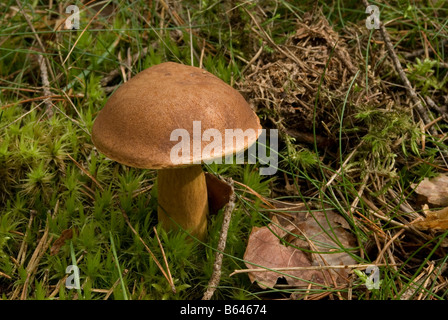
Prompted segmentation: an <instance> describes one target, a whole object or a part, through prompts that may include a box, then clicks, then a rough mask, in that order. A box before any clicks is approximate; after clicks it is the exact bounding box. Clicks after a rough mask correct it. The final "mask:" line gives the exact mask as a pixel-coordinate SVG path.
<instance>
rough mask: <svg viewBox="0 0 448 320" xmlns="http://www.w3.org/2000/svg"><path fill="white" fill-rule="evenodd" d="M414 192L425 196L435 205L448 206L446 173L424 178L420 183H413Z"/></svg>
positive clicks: (447, 179) (447, 178) (447, 177)
mask: <svg viewBox="0 0 448 320" xmlns="http://www.w3.org/2000/svg"><path fill="white" fill-rule="evenodd" d="M412 187H413V188H415V192H416V193H418V194H419V195H421V196H422V197H424V198H426V201H428V203H430V204H433V205H436V206H443V207H444V206H448V175H443V174H441V175H439V176H437V177H435V178H431V179H428V178H424V179H423V181H422V182H420V184H418V185H417V184H413V185H412Z"/></svg>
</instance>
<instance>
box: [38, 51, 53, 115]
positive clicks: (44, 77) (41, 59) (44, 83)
mask: <svg viewBox="0 0 448 320" xmlns="http://www.w3.org/2000/svg"><path fill="white" fill-rule="evenodd" d="M37 60H38V61H39V67H40V76H41V78H42V89H43V91H44V95H45V96H51V95H52V93H51V91H50V82H49V81H48V70H47V65H46V63H45V60H44V57H43V56H42V55H38V56H37ZM44 103H45V106H46V107H47V108H46V110H45V113H46V114H47V116H48V117H49V118H51V117H52V116H53V113H54V112H53V108H52V103H51V100H50V98H45V100H44Z"/></svg>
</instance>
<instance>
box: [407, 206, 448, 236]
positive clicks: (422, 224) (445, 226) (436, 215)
mask: <svg viewBox="0 0 448 320" xmlns="http://www.w3.org/2000/svg"><path fill="white" fill-rule="evenodd" d="M413 225H414V226H415V227H417V228H419V229H422V230H433V231H441V230H448V207H446V208H444V209H442V210H437V211H436V210H434V211H430V210H428V211H426V217H425V219H424V220H423V221H417V222H414V223H413Z"/></svg>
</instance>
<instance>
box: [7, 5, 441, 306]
mask: <svg viewBox="0 0 448 320" xmlns="http://www.w3.org/2000/svg"><path fill="white" fill-rule="evenodd" d="M49 3H52V7H49ZM371 3H372V4H377V5H378V6H379V7H380V11H381V16H380V19H381V21H382V22H383V23H386V27H387V31H388V32H389V34H390V37H391V40H392V43H393V44H394V46H395V50H396V51H397V52H398V55H399V57H400V60H401V61H400V62H401V65H402V66H403V68H404V69H405V73H406V75H407V77H408V79H409V81H410V82H411V84H412V86H413V87H414V89H415V90H416V91H417V93H418V94H419V95H420V98H421V99H422V101H423V102H425V110H426V111H427V113H428V115H429V117H430V119H431V120H434V123H433V124H432V125H430V126H429V127H426V128H425V125H427V124H425V123H423V122H422V120H421V119H420V117H419V115H418V114H417V112H416V111H415V110H413V109H412V108H411V105H412V102H411V101H410V98H409V96H408V95H407V93H406V90H405V89H404V87H403V84H402V83H401V81H400V78H399V76H398V73H397V71H396V70H395V69H394V67H393V64H392V62H391V61H390V60H389V58H388V54H387V50H386V48H385V45H384V41H383V40H382V38H381V35H380V33H379V31H377V30H367V29H366V28H365V24H364V23H365V18H366V13H365V8H364V7H363V6H362V4H361V3H360V2H359V1H340V0H335V1H331V2H328V1H318V2H309V3H308V2H306V1H305V2H303V1H297V2H294V1H292V2H290V1H283V0H272V1H259V2H255V1H215V0H213V1H212V0H209V1H206V0H203V1H202V0H201V1H182V2H180V1H176V2H170V1H164V0H160V1H158V0H154V1H128V0H111V1H103V2H99V3H97V4H94V3H91V2H89V4H88V5H87V6H85V5H84V4H82V3H81V2H79V1H73V2H68V1H63V2H57V3H56V2H48V1H40V0H36V1H19V2H16V1H12V0H8V1H3V3H1V4H0V17H1V19H0V21H1V22H0V297H1V298H2V299H61V300H63V299H67V300H71V299H86V300H87V299H105V298H109V299H132V300H137V299H200V298H201V297H202V295H203V294H204V292H205V290H206V289H207V286H208V283H209V280H210V277H211V276H212V272H213V267H214V263H215V253H216V247H217V244H218V240H219V235H220V231H221V225H222V220H223V213H224V212H223V210H221V211H220V212H219V213H217V214H216V215H212V216H211V217H210V225H209V234H210V237H209V239H208V240H207V242H205V243H199V242H197V241H191V239H189V237H188V235H187V234H186V233H184V232H171V233H166V232H165V231H164V230H162V229H161V228H159V226H158V225H157V214H156V213H157V192H156V190H157V185H156V184H155V178H156V172H155V171H153V170H140V169H135V168H130V167H126V166H124V165H120V164H118V163H116V162H114V161H111V160H110V159H107V158H106V157H105V156H104V155H102V154H100V153H98V152H97V150H96V149H95V148H94V146H93V143H92V140H91V136H90V132H91V128H92V124H93V121H94V119H95V117H96V115H97V113H98V111H99V110H100V109H101V108H102V107H103V106H104V104H105V102H106V101H107V98H108V96H109V95H110V94H111V92H113V91H114V90H115V89H116V88H117V86H118V85H119V84H121V83H123V81H127V80H128V79H129V78H130V77H132V76H133V75H135V74H136V73H138V72H139V71H141V70H143V69H145V68H148V67H149V66H151V65H154V64H158V63H161V62H165V61H174V62H180V63H184V64H188V65H190V64H192V65H195V66H201V67H203V68H205V69H207V70H208V71H210V72H211V73H213V74H215V75H217V76H218V77H220V78H221V79H222V80H224V81H226V82H227V83H229V84H231V85H232V86H234V87H235V88H237V89H239V90H240V91H241V92H242V93H243V94H244V95H245V96H246V97H247V99H248V100H250V102H251V103H252V104H253V105H254V107H255V110H256V112H257V114H258V115H259V117H260V119H261V122H262V125H263V126H264V127H265V128H273V129H279V138H280V144H279V146H280V150H279V170H278V171H277V174H276V175H275V176H262V175H260V174H259V168H260V165H259V164H257V165H216V164H213V165H209V166H204V168H205V169H206V170H207V171H208V172H211V173H217V174H220V175H222V176H226V177H231V178H232V179H233V180H235V181H236V182H238V184H235V192H236V195H237V200H236V207H235V209H234V211H233V214H232V220H231V223H230V226H229V230H228V237H227V245H226V249H225V254H224V260H223V263H222V267H221V270H222V275H221V279H220V282H219V286H218V288H217V290H216V292H215V294H214V296H213V298H214V299H263V298H265V297H270V298H272V297H273V298H298V299H302V298H311V299H320V298H331V299H339V298H341V299H347V298H351V299H400V298H403V297H406V298H410V299H446V292H447V291H446V285H447V284H448V282H447V280H446V276H447V275H446V272H445V271H444V270H445V268H446V262H447V261H446V260H447V257H446V255H445V254H444V250H445V249H446V237H447V231H437V232H433V231H424V232H423V233H422V232H420V231H419V232H413V231H412V230H411V231H410V230H408V229H407V228H404V227H403V226H404V225H405V226H406V225H408V224H409V223H411V222H412V221H414V220H415V219H416V218H417V217H420V218H422V217H423V214H422V212H421V206H420V204H419V203H418V202H417V200H416V195H415V193H414V191H413V189H412V187H411V185H412V184H413V183H418V182H420V181H421V180H422V179H423V178H425V177H433V176H436V175H437V174H439V173H442V172H444V171H446V170H447V165H446V156H447V155H448V153H447V152H448V147H447V145H446V133H447V129H448V125H447V118H446V114H447V111H446V109H445V110H444V112H443V106H445V108H446V104H447V100H448V89H447V83H448V80H447V79H448V72H447V71H448V65H447V63H446V61H448V59H447V53H446V50H447V48H448V47H447V46H446V44H447V43H448V40H447V39H448V30H447V27H448V26H447V23H446V21H448V20H447V16H448V4H447V2H445V1H443V0H439V1H423V2H417V3H416V2H410V1H404V0H399V1H388V2H387V4H385V3H376V2H374V1H371ZM19 4H20V5H19ZM70 4H74V5H78V6H79V8H80V29H79V30H66V29H64V23H65V18H66V17H67V16H68V15H69V14H67V13H65V8H66V7H67V6H68V5H70ZM326 23H328V26H329V28H328V29H325V28H321V29H319V30H324V31H322V34H319V33H312V32H309V33H306V32H308V31H307V30H308V29H306V28H305V27H304V25H307V26H308V27H309V28H310V29H313V27H312V26H313V25H323V26H325V25H326ZM300 28H302V29H300ZM330 29H331V30H332V32H334V34H332V33H329V32H327V31H328V30H330ZM297 30H302V32H303V34H296V32H297ZM313 30H314V29H313ZM325 30H327V31H325ZM336 35H340V38H338V39H337V40H338V41H335V42H334V43H333V44H332V45H329V43H330V41H329V39H333V40H334V37H336ZM305 40H306V41H305ZM336 42H337V43H338V45H335V44H336ZM342 43H343V46H344V48H346V51H347V52H348V53H349V57H350V58H351V64H352V65H353V66H354V67H355V68H356V70H357V71H358V73H356V74H350V72H349V71H347V70H348V68H347V65H345V64H344V63H347V61H346V60H347V59H346V58H343V57H344V55H341V51H339V50H340V48H341V46H342V45H341V46H339V44H342ZM320 46H323V47H326V48H327V49H326V50H314V51H313V49H315V48H321V47H320ZM297 48H308V49H309V52H308V51H307V52H305V51H300V50H299V51H294V50H296V49H297ZM297 50H298V49H297ZM418 50H422V53H421V54H418V55H414V56H412V54H413V53H415V52H417V51H418ZM292 52H294V54H292ZM299 52H301V53H299ZM300 54H303V56H301V55H300ZM409 54H411V55H409ZM291 56H293V57H300V59H301V61H304V66H300V68H305V69H306V67H307V66H311V67H308V69H306V70H308V73H307V74H306V75H305V76H303V74H302V73H298V72H296V73H295V71H298V70H301V72H302V71H303V70H305V69H300V68H299V67H298V64H297V62H294V61H293V60H290V59H293V57H291ZM305 56H306V59H309V60H303V59H305ZM311 58H312V59H311ZM269 64H271V65H269ZM265 66H270V68H271V69H269V68H267V67H266V69H264V67H265ZM275 66H281V68H279V69H274V67H275ZM287 68H290V69H287ZM44 69H46V75H44V74H45V71H44ZM344 70H345V71H344ZM283 71H284V73H286V74H287V75H286V76H285V78H283V75H282V72H283ZM346 71H347V72H346ZM269 72H270V73H269ZM345 72H346V73H345ZM257 74H258V75H262V74H264V75H267V76H266V78H262V77H260V78H256V75H257ZM301 77H303V78H301ZM257 79H258V82H257V81H256V80H257ZM285 79H286V80H285ZM262 80H263V81H265V82H263V81H262ZM268 80H269V81H270V82H268ZM46 82H48V85H47V84H46ZM263 86H264V87H263ZM428 98H429V99H430V101H432V102H433V103H434V105H435V107H434V106H433V105H431V104H429V103H427V101H428ZM298 100H300V103H299V102H298ZM426 105H427V107H426ZM291 110H293V111H291ZM294 110H295V111H294ZM430 127H431V129H434V131H430V130H429V128H430ZM271 152H274V151H273V150H271ZM273 199H274V200H281V201H287V202H307V203H309V202H313V203H314V204H316V203H318V204H320V205H325V206H326V207H329V208H332V209H333V210H334V211H336V212H338V213H340V214H341V215H342V216H343V217H344V218H345V219H346V221H347V222H348V223H349V225H350V228H351V231H352V232H353V234H354V235H355V238H356V239H357V249H358V250H359V251H358V252H357V253H351V255H352V256H353V258H354V259H355V260H356V263H359V264H369V263H373V264H378V265H379V266H380V267H379V268H380V277H381V281H382V282H381V286H380V287H379V289H375V290H373V291H369V290H367V289H366V287H365V285H364V284H365V283H366V279H365V278H362V277H361V278H360V277H359V275H361V276H364V275H363V274H362V273H360V272H358V275H357V274H356V273H352V274H351V278H350V281H349V283H350V286H348V285H345V286H342V287H338V288H335V287H332V286H328V287H325V286H324V288H317V289H316V288H294V287H290V286H285V285H282V284H279V285H278V286H276V287H273V288H269V289H264V290H263V289H261V288H259V287H258V286H257V284H256V283H251V281H250V279H249V277H248V275H247V274H245V273H240V274H235V275H232V276H230V274H231V273H232V272H233V271H235V270H240V269H245V268H246V265H245V263H244V253H245V250H246V245H247V241H248V238H249V235H250V233H251V231H252V228H253V227H261V226H266V225H268V224H269V223H270V222H272V211H273V210H271V209H270V208H269V207H267V206H266V205H265V203H264V201H270V200H273ZM273 203H274V202H273ZM274 211H275V210H274ZM125 216H127V217H129V224H128V223H127V221H126V218H125ZM130 225H131V226H132V227H133V228H134V230H135V231H136V232H133V230H132V229H131V228H130ZM68 230H70V231H68ZM155 230H156V231H157V234H156V232H155ZM68 233H70V235H71V236H70V237H67V238H66V239H63V238H61V236H62V235H64V234H68ZM157 235H158V236H157ZM142 240H143V242H144V243H145V244H146V245H147V247H148V248H150V250H151V252H152V253H153V254H154V256H155V258H157V260H158V261H160V262H161V264H162V266H163V267H164V268H165V269H166V265H168V266H169V270H170V272H171V275H172V279H173V283H174V286H175V288H176V292H173V290H172V287H171V285H170V283H169V282H168V281H167V279H166V278H165V277H164V276H163V275H162V272H161V270H160V268H159V266H158V265H157V264H156V262H155V260H154V258H153V256H152V255H151V254H150V253H149V252H148V250H147V249H146V247H145V245H144V243H143V242H142ZM159 240H160V243H161V245H160V244H159ZM58 241H59V243H58ZM283 241H284V244H286V245H288V240H283ZM391 241H392V242H391ZM162 248H163V251H162ZM164 258H166V262H167V263H166V265H165V263H164V262H163V261H164ZM75 264H76V265H77V266H78V267H79V270H80V280H81V289H79V290H70V289H67V288H66V287H65V280H66V278H67V276H68V274H67V273H66V268H67V266H69V265H75ZM435 275H440V277H439V278H436V279H435V278H434V277H435ZM279 277H281V275H280V274H279ZM364 277H365V276H364ZM434 279H435V280H434ZM426 280H428V281H426Z"/></svg>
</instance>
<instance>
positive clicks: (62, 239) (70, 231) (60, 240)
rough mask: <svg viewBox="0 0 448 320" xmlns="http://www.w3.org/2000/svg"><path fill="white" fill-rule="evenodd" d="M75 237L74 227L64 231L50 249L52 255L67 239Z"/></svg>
mask: <svg viewBox="0 0 448 320" xmlns="http://www.w3.org/2000/svg"><path fill="white" fill-rule="evenodd" d="M72 237H73V229H66V230H64V231H62V233H61V235H60V237H59V238H58V239H56V241H55V242H54V243H53V245H52V246H51V249H50V255H52V256H54V255H55V254H57V253H58V252H59V250H60V249H61V247H62V246H63V245H64V244H65V241H66V240H68V239H71V238H72Z"/></svg>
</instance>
